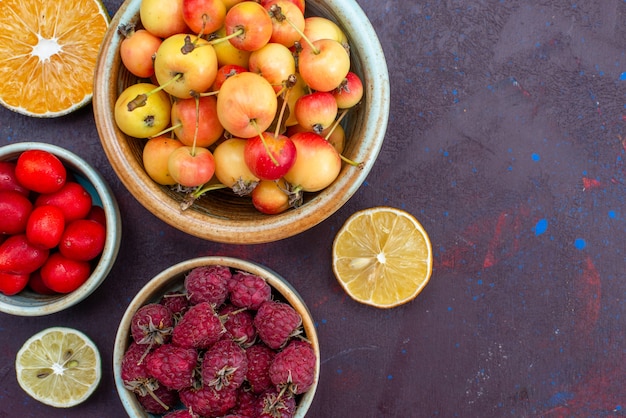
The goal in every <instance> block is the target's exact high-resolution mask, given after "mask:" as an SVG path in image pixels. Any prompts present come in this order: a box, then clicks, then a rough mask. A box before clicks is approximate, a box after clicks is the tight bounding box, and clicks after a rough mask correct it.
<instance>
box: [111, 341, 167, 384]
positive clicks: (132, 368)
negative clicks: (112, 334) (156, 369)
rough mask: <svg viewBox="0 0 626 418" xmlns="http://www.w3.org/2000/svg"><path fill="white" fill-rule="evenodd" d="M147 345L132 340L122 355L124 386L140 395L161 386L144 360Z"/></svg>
mask: <svg viewBox="0 0 626 418" xmlns="http://www.w3.org/2000/svg"><path fill="white" fill-rule="evenodd" d="M146 353H147V351H146V347H145V346H143V345H139V344H137V343H136V342H134V341H133V342H131V343H130V345H129V346H128V348H127V349H126V351H125V352H124V356H123V357H122V365H121V367H120V369H121V373H120V375H121V378H122V382H123V383H124V387H125V388H126V389H128V390H130V391H132V392H134V393H136V394H137V395H139V396H146V395H148V394H149V393H151V392H154V391H155V390H156V389H157V388H158V387H159V382H157V381H156V379H155V378H154V377H152V376H150V374H149V373H148V370H147V369H146V364H145V362H144V361H143V359H144V356H145V355H146Z"/></svg>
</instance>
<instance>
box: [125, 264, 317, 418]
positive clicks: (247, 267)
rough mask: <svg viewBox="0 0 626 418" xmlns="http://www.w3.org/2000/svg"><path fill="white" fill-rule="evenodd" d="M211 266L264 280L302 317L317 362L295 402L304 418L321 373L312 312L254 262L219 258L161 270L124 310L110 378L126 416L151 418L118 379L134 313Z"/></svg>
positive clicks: (298, 416) (279, 279)
mask: <svg viewBox="0 0 626 418" xmlns="http://www.w3.org/2000/svg"><path fill="white" fill-rule="evenodd" d="M210 265H219V266H226V267H230V268H231V269H232V270H233V271H244V272H248V273H252V274H255V275H257V276H260V277H262V278H264V279H265V280H266V282H267V283H268V284H269V285H270V287H271V288H272V294H273V298H274V300H280V301H283V302H286V303H289V304H290V305H291V306H293V307H294V309H295V310H296V311H298V313H299V314H300V316H301V317H302V328H303V335H304V336H305V337H306V339H307V340H308V341H309V342H310V343H311V345H312V346H313V349H314V352H315V356H316V359H317V361H316V367H315V379H314V382H313V385H312V386H311V387H310V388H309V390H308V391H307V392H305V393H303V394H301V395H298V396H297V398H296V399H297V410H296V415H295V418H304V416H305V415H306V413H307V411H308V409H309V407H310V406H311V403H312V402H313V397H314V396H315V391H316V389H317V385H318V382H319V373H320V348H319V341H318V338H317V331H316V329H315V322H314V321H313V317H312V316H311V312H310V311H309V309H308V308H307V306H306V304H305V302H304V301H303V300H302V297H301V296H300V295H299V294H298V292H297V291H296V290H295V289H294V288H293V287H292V286H291V284H289V282H288V281H287V280H285V279H284V278H283V277H281V276H280V275H279V274H278V273H276V272H274V271H272V270H270V269H268V268H267V267H264V266H261V265H259V264H256V263H254V262H250V261H245V260H242V259H239V258H233V257H219V256H207V257H198V258H193V259H190V260H186V261H182V262H180V263H178V264H175V265H173V266H171V267H169V268H167V269H165V270H163V271H162V272H161V273H159V274H157V275H156V276H155V277H154V278H152V279H151V280H150V281H149V282H148V283H147V284H146V285H145V286H144V287H143V288H142V289H141V290H140V291H139V292H138V293H137V295H135V297H134V298H133V300H132V301H131V302H130V304H129V305H128V307H127V308H126V311H125V313H124V316H123V317H122V320H121V321H120V325H119V328H118V330H117V335H116V336H115V345H114V347H113V374H114V378H115V386H116V388H117V391H118V394H119V397H120V400H121V401H122V404H123V405H124V408H125V409H126V412H127V413H128V415H129V416H131V417H134V418H149V417H151V416H152V415H151V414H148V413H147V412H146V411H145V410H144V409H143V407H142V406H141V404H140V403H139V401H138V400H137V397H136V395H135V394H134V393H133V392H131V391H129V390H128V389H126V388H125V387H124V382H123V380H122V377H121V369H122V360H123V357H124V353H125V351H126V349H127V347H128V345H129V344H130V341H131V336H130V328H131V321H132V317H133V315H134V313H135V312H136V311H137V310H138V309H139V308H140V307H142V306H143V305H146V304H148V303H154V302H159V301H160V300H161V297H162V296H163V295H164V294H166V293H168V292H172V291H180V290H182V289H183V288H184V279H185V276H186V274H187V273H188V272H189V271H191V270H192V269H194V268H196V267H201V266H210Z"/></svg>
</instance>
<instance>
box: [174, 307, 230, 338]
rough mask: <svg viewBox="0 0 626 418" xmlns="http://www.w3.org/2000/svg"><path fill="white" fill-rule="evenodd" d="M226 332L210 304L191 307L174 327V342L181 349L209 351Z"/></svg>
mask: <svg viewBox="0 0 626 418" xmlns="http://www.w3.org/2000/svg"><path fill="white" fill-rule="evenodd" d="M225 332H226V329H225V328H224V325H223V324H222V321H221V320H220V317H219V316H218V315H217V313H216V312H215V309H213V306H212V305H211V304H210V303H209V302H202V303H199V304H197V305H193V306H191V307H190V308H189V309H188V310H187V312H186V313H185V315H184V316H183V317H182V318H181V319H180V321H179V322H178V324H176V326H175V327H174V331H173V333H172V342H173V343H174V344H176V345H178V346H180V347H185V348H197V349H207V348H209V347H211V346H212V345H213V344H215V343H216V342H217V341H219V340H220V338H222V335H223V334H224V333H225Z"/></svg>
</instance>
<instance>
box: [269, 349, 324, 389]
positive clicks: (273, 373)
mask: <svg viewBox="0 0 626 418" xmlns="http://www.w3.org/2000/svg"><path fill="white" fill-rule="evenodd" d="M316 364H317V357H316V355H315V351H314V350H313V347H312V346H311V344H310V343H309V342H308V341H303V340H292V341H291V342H290V343H289V345H287V347H285V348H284V349H283V350H282V351H280V352H278V354H276V357H274V361H273V362H272V364H271V365H270V369H269V373H270V378H271V379H272V383H273V384H274V385H276V386H277V387H279V388H283V387H285V386H286V387H288V388H289V391H290V392H292V393H293V394H294V395H299V394H301V393H304V392H306V391H307V390H309V388H310V387H311V386H312V385H313V383H314V381H315V367H316Z"/></svg>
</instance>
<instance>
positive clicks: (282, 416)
mask: <svg viewBox="0 0 626 418" xmlns="http://www.w3.org/2000/svg"><path fill="white" fill-rule="evenodd" d="M295 414H296V400H295V398H294V397H293V395H292V394H290V393H289V392H279V391H278V389H277V388H271V389H268V390H266V391H265V392H263V394H261V396H259V401H258V406H257V414H256V415H255V416H256V417H258V418H292V417H293V416H294V415H295Z"/></svg>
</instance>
